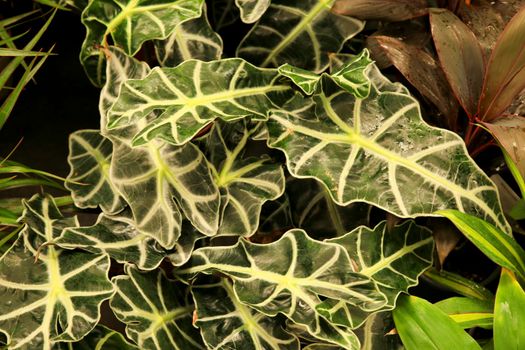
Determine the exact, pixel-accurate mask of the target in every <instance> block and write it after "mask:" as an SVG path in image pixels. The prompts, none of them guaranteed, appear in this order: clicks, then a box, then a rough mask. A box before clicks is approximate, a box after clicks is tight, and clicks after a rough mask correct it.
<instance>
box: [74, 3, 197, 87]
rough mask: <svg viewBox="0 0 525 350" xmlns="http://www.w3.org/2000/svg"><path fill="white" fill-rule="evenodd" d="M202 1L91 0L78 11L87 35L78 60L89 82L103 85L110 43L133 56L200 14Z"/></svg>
mask: <svg viewBox="0 0 525 350" xmlns="http://www.w3.org/2000/svg"><path fill="white" fill-rule="evenodd" d="M203 3H204V0H93V1H90V3H89V5H88V6H87V7H86V9H85V10H84V11H83V12H82V23H83V24H84V25H85V26H86V30H87V34H86V39H85V40H84V43H83V44H82V49H81V51H80V61H81V62H82V64H83V65H84V69H85V71H86V73H87V75H88V77H89V78H90V80H91V82H92V83H93V84H95V85H96V86H102V85H104V79H105V77H104V73H105V67H104V65H105V53H104V50H101V48H103V47H107V46H108V44H111V43H110V42H109V40H108V37H110V36H111V39H112V40H113V42H112V44H113V45H115V46H119V47H122V48H123V49H124V51H125V52H126V53H127V54H128V55H131V56H133V55H135V54H136V53H137V51H138V50H139V49H140V47H141V46H142V43H144V42H145V41H147V40H152V39H164V38H167V37H168V36H169V35H171V33H173V31H174V30H175V28H176V27H177V26H178V25H179V24H181V23H183V22H184V21H187V20H190V19H192V18H197V17H199V16H200V15H201V11H202V5H203Z"/></svg>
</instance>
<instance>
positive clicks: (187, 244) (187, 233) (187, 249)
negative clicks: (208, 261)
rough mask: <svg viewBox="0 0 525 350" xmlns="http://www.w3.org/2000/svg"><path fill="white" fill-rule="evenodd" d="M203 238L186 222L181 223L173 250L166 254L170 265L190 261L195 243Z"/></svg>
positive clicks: (178, 264) (203, 236) (179, 264)
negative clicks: (179, 232)
mask: <svg viewBox="0 0 525 350" xmlns="http://www.w3.org/2000/svg"><path fill="white" fill-rule="evenodd" d="M205 237H206V236H205V235H203V234H202V233H200V232H199V231H197V229H196V228H195V227H194V226H193V225H192V224H191V223H190V222H189V221H188V220H184V221H182V231H181V235H180V237H179V239H178V240H177V243H175V246H174V247H173V249H170V250H169V251H168V252H167V254H168V255H167V258H168V259H169V261H170V263H171V264H172V265H174V266H181V265H183V264H185V263H186V262H187V261H188V260H189V259H190V257H191V253H193V249H194V248H195V244H196V243H197V241H198V240H200V239H202V238H205Z"/></svg>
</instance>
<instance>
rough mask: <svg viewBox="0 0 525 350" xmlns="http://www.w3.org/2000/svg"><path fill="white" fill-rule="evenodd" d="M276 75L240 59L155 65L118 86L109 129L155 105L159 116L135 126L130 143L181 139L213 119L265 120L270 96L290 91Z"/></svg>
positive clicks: (132, 120) (180, 141) (177, 142)
mask: <svg viewBox="0 0 525 350" xmlns="http://www.w3.org/2000/svg"><path fill="white" fill-rule="evenodd" d="M278 78H279V74H278V73H277V71H276V70H274V69H260V68H257V67H255V66H253V65H251V64H249V63H247V62H245V61H244V60H242V59H238V58H232V59H225V60H219V61H212V62H202V61H197V60H189V61H185V62H184V63H182V64H180V65H179V66H177V67H175V68H154V69H153V70H152V71H151V73H150V74H148V76H146V77H145V78H144V79H142V80H128V81H126V82H125V83H124V84H123V85H122V88H121V91H120V94H119V97H118V99H117V101H116V102H115V104H114V105H113V107H112V108H111V110H110V113H109V117H108V128H109V129H112V128H116V127H119V126H123V125H129V124H130V123H135V122H136V121H137V120H140V119H143V118H145V117H146V116H148V115H149V114H150V113H151V112H152V111H154V110H155V111H158V112H159V113H160V115H159V116H158V117H156V118H154V119H153V120H152V121H150V122H149V123H148V124H147V126H146V127H141V128H139V129H140V132H139V133H138V134H137V135H136V136H135V138H134V140H133V144H134V145H140V144H144V143H146V142H148V141H149V140H152V139H154V138H160V139H163V140H165V141H167V142H169V143H172V144H175V145H180V144H184V143H186V142H187V141H189V140H190V139H191V138H192V137H194V136H195V135H196V134H197V133H198V132H199V131H200V130H202V129H203V128H204V127H205V126H206V125H208V124H209V123H210V122H212V121H213V120H214V119H216V118H221V119H223V120H226V121H230V120H234V119H240V118H243V117H247V116H252V117H256V118H259V119H265V118H266V117H267V114H268V110H269V109H270V108H272V107H273V103H272V101H271V100H272V99H278V98H279V97H280V96H281V95H282V93H283V92H286V91H290V86H289V85H288V84H281V83H279V82H278V81H277V80H278Z"/></svg>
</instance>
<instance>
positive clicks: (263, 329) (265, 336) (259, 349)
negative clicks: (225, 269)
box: [192, 279, 299, 350]
mask: <svg viewBox="0 0 525 350" xmlns="http://www.w3.org/2000/svg"><path fill="white" fill-rule="evenodd" d="M192 294H193V298H194V300H195V307H196V314H197V317H196V321H195V326H197V327H199V328H200V331H201V334H202V337H203V338H204V342H205V343H206V345H207V347H208V349H216V350H219V349H253V350H266V349H282V350H299V342H298V340H297V338H296V337H295V336H294V335H292V334H289V333H287V332H286V331H284V330H283V322H282V321H283V319H282V318H280V317H268V316H266V315H264V314H262V313H259V312H257V311H256V310H255V309H252V308H250V307H249V306H247V305H245V304H243V303H241V302H240V301H239V300H238V299H237V296H236V294H235V292H234V290H233V288H232V286H231V284H230V283H229V282H228V281H227V280H225V279H221V281H220V282H218V283H216V284H207V285H199V286H193V287H192Z"/></svg>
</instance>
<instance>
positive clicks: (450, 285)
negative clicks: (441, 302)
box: [424, 268, 494, 300]
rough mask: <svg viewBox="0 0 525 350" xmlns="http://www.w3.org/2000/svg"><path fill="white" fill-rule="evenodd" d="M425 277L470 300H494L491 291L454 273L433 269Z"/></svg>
mask: <svg viewBox="0 0 525 350" xmlns="http://www.w3.org/2000/svg"><path fill="white" fill-rule="evenodd" d="M424 277H426V278H427V279H428V280H430V282H432V283H437V284H438V285H439V286H440V287H444V288H446V289H448V290H450V291H452V292H454V293H458V294H460V295H463V296H465V297H468V298H475V299H480V300H493V299H494V294H492V292H491V291H490V290H488V289H486V288H485V287H483V286H482V285H480V284H477V283H476V282H474V281H472V280H469V279H468V278H465V277H463V276H460V275H458V274H455V273H452V272H448V271H444V270H441V271H437V270H436V269H434V268H431V269H428V270H427V271H426V272H425V274H424Z"/></svg>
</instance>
